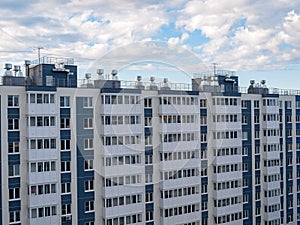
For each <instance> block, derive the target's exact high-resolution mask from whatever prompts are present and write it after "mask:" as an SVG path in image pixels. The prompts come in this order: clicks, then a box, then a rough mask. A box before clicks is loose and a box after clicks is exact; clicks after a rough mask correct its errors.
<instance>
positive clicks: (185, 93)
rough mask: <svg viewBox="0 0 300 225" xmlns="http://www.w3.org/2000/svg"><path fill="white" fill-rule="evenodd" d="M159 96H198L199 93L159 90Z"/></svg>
mask: <svg viewBox="0 0 300 225" xmlns="http://www.w3.org/2000/svg"><path fill="white" fill-rule="evenodd" d="M158 94H159V95H197V96H198V95H199V91H180V90H159V91H158Z"/></svg>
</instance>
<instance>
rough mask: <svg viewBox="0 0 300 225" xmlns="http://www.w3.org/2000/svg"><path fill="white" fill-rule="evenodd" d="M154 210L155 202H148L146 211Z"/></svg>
mask: <svg viewBox="0 0 300 225" xmlns="http://www.w3.org/2000/svg"><path fill="white" fill-rule="evenodd" d="M153 211H154V203H146V212H153Z"/></svg>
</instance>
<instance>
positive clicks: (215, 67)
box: [213, 63, 217, 76]
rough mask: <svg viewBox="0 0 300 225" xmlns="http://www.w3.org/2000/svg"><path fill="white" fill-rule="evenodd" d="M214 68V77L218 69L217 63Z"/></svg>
mask: <svg viewBox="0 0 300 225" xmlns="http://www.w3.org/2000/svg"><path fill="white" fill-rule="evenodd" d="M213 66H214V76H215V75H216V67H217V63H213Z"/></svg>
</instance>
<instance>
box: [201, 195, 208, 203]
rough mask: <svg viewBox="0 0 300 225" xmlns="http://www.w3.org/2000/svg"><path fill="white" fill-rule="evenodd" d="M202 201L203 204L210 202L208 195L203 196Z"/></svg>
mask: <svg viewBox="0 0 300 225" xmlns="http://www.w3.org/2000/svg"><path fill="white" fill-rule="evenodd" d="M201 201H202V202H208V194H205V195H201Z"/></svg>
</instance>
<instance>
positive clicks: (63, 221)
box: [61, 216, 72, 225]
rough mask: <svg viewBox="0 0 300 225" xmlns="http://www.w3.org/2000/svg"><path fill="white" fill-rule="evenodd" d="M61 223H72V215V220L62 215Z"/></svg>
mask: <svg viewBox="0 0 300 225" xmlns="http://www.w3.org/2000/svg"><path fill="white" fill-rule="evenodd" d="M61 223H62V224H63V225H72V216H71V219H70V220H66V217H65V216H62V217H61Z"/></svg>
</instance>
